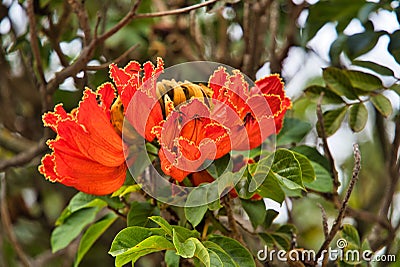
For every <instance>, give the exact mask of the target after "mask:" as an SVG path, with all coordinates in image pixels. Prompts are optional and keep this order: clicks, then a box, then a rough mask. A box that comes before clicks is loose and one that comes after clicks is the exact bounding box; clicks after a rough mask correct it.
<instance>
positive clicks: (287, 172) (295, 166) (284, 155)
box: [271, 149, 304, 189]
mask: <svg viewBox="0 0 400 267" xmlns="http://www.w3.org/2000/svg"><path fill="white" fill-rule="evenodd" d="M271 157H272V156H271ZM273 157H274V161H273V164H272V166H271V170H272V172H273V173H274V175H275V177H277V178H278V180H279V181H280V182H281V183H282V184H283V185H285V186H286V187H288V188H289V189H296V188H304V186H303V181H302V174H301V166H300V163H299V161H298V160H297V159H296V156H295V155H294V153H293V152H292V151H290V150H288V149H278V150H277V151H275V153H274V155H273Z"/></svg>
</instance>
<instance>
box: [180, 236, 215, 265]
mask: <svg viewBox="0 0 400 267" xmlns="http://www.w3.org/2000/svg"><path fill="white" fill-rule="evenodd" d="M173 242H174V246H175V248H176V254H177V255H179V256H181V257H183V258H193V257H196V258H198V259H199V260H200V261H201V262H202V263H203V264H204V265H205V266H206V267H210V266H211V265H210V255H209V254H208V251H207V249H206V248H205V247H204V245H203V244H202V243H201V242H200V240H198V239H197V238H193V237H190V238H188V239H186V240H185V241H183V242H182V241H181V240H179V238H178V236H177V235H176V232H175V229H174V230H173Z"/></svg>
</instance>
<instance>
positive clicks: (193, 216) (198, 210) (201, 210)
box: [185, 205, 208, 227]
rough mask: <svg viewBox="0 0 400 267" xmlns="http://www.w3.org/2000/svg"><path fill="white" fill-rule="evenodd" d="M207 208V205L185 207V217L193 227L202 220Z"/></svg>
mask: <svg viewBox="0 0 400 267" xmlns="http://www.w3.org/2000/svg"><path fill="white" fill-rule="evenodd" d="M207 210H208V206H207V205H203V206H198V207H185V217H186V219H187V220H188V221H189V222H190V223H191V224H192V225H193V227H196V226H197V225H199V223H200V222H201V221H202V220H203V217H204V214H206V212H207Z"/></svg>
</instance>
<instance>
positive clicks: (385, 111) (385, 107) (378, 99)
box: [371, 94, 393, 117]
mask: <svg viewBox="0 0 400 267" xmlns="http://www.w3.org/2000/svg"><path fill="white" fill-rule="evenodd" d="M371 102H372V104H373V105H374V107H375V108H376V109H377V110H378V111H379V113H381V114H382V116H384V117H389V116H390V114H392V112H393V108H392V104H391V103H390V100H389V99H387V98H386V97H385V96H383V95H381V94H378V95H375V96H373V97H371Z"/></svg>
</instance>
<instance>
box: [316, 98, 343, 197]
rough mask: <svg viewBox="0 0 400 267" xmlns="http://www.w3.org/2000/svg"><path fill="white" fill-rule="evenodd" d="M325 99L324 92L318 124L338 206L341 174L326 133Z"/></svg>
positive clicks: (320, 101)
mask: <svg viewBox="0 0 400 267" xmlns="http://www.w3.org/2000/svg"><path fill="white" fill-rule="evenodd" d="M323 97H324V92H321V95H320V97H319V99H318V102H317V117H318V122H319V126H320V130H321V131H320V134H321V138H322V143H323V147H324V152H325V155H326V158H327V159H328V161H329V164H330V166H331V175H332V179H333V201H334V203H335V204H336V203H338V202H339V199H338V188H339V186H340V182H339V174H338V171H337V170H336V167H335V160H334V159H333V156H332V153H331V150H330V149H329V145H328V139H327V136H326V133H325V125H324V116H323V114H322V108H321V105H322V99H323Z"/></svg>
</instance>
